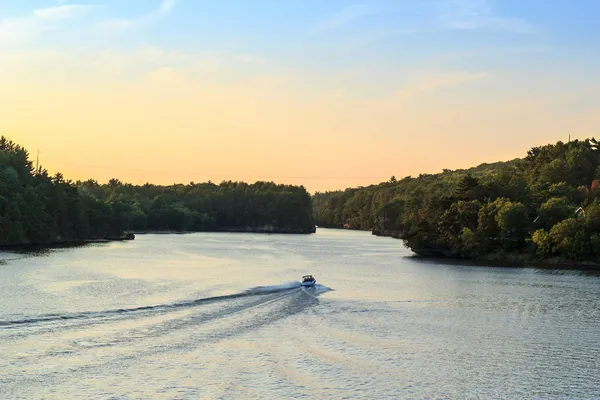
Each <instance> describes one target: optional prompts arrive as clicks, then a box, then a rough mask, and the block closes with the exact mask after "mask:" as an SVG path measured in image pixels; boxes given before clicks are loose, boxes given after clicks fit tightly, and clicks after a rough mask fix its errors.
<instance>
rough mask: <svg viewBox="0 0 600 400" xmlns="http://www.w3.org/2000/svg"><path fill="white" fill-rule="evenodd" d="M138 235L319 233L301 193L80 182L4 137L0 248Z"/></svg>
mask: <svg viewBox="0 0 600 400" xmlns="http://www.w3.org/2000/svg"><path fill="white" fill-rule="evenodd" d="M134 230H137V231H145V230H177V231H219V230H232V231H269V232H293V233H312V232H314V224H313V221H312V203H311V197H310V195H309V193H308V192H307V191H306V189H305V188H304V187H302V186H292V185H278V184H275V183H272V182H256V183H254V184H247V183H243V182H232V181H225V182H221V183H220V184H214V183H212V182H207V183H199V184H197V183H190V184H188V185H171V186H158V185H151V184H145V185H139V186H136V185H131V184H126V183H122V182H120V181H119V180H117V179H112V180H110V181H109V182H108V183H106V184H100V183H98V182H96V181H94V180H88V181H84V182H80V181H78V182H73V181H71V180H68V179H65V178H64V177H63V175H62V174H60V173H57V174H55V175H52V176H51V175H50V174H49V173H48V171H47V170H46V169H44V168H42V167H40V166H34V165H33V162H32V161H31V160H30V157H29V153H28V152H27V150H26V149H25V148H23V147H22V146H19V145H18V144H16V143H14V142H12V141H11V140H9V139H7V138H6V137H4V136H2V137H0V246H8V245H23V244H55V243H62V242H83V241H86V240H95V239H114V238H123V237H124V233H125V232H128V231H134Z"/></svg>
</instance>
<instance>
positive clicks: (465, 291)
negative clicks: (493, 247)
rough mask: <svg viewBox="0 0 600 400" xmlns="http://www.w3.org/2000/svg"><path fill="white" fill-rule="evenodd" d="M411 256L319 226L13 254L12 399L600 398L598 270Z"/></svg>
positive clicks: (7, 286)
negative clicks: (310, 281) (294, 232)
mask: <svg viewBox="0 0 600 400" xmlns="http://www.w3.org/2000/svg"><path fill="white" fill-rule="evenodd" d="M409 256H410V253H409V252H408V251H407V250H405V249H403V248H402V245H401V242H400V241H396V240H393V239H385V238H376V237H373V236H371V235H370V234H368V233H363V232H346V231H328V230H322V229H320V230H318V232H317V234H315V235H310V236H278V235H253V234H192V235H169V236H166V235H165V236H163V235H139V236H138V237H137V239H136V240H135V241H133V242H126V243H111V244H102V245H92V246H87V247H81V248H76V249H62V250H55V251H51V252H48V253H43V254H37V255H30V256H24V255H18V254H8V253H3V254H0V259H2V260H3V261H0V371H1V372H0V398H1V399H199V398H206V399H242V398H264V399H288V398H302V397H306V398H316V399H326V398H328V399H329V398H330V399H385V398H390V399H478V398H480V399H534V398H536V399H564V398H573V399H598V398H600V373H599V371H600V278H599V277H598V276H594V275H590V274H584V273H578V272H567V271H548V270H537V269H511V268H484V267H473V266H460V265H442V264H436V263H435V262H424V261H418V260H415V259H413V258H410V257H409ZM306 273H312V274H314V276H315V277H316V278H317V281H318V283H319V285H318V286H317V287H316V288H315V289H302V288H300V287H299V282H298V280H299V279H300V277H301V276H302V275H304V274H306Z"/></svg>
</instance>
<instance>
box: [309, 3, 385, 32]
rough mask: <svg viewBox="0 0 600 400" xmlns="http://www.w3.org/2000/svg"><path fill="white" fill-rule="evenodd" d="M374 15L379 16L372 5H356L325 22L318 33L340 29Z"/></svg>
mask: <svg viewBox="0 0 600 400" xmlns="http://www.w3.org/2000/svg"><path fill="white" fill-rule="evenodd" d="M374 14H377V10H376V9H375V8H374V7H373V6H371V5H367V4H354V5H351V6H347V7H344V8H343V9H341V10H340V11H338V12H336V13H335V14H333V15H331V16H330V17H329V18H327V19H326V20H325V21H323V22H322V23H321V24H320V25H319V26H318V27H317V31H321V32H322V31H330V30H333V29H338V28H341V27H342V26H344V25H347V24H349V23H352V22H354V21H357V20H359V19H362V18H365V17H368V16H370V15H374Z"/></svg>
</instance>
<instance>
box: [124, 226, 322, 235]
mask: <svg viewBox="0 0 600 400" xmlns="http://www.w3.org/2000/svg"><path fill="white" fill-rule="evenodd" d="M131 232H132V233H134V234H135V235H186V234H192V233H266V234H274V235H310V234H313V233H315V232H316V228H314V227H313V228H277V227H273V226H259V227H251V226H248V227H223V228H216V229H207V230H202V231H191V230H184V231H178V230H174V229H156V230H154V229H146V230H133V231H131Z"/></svg>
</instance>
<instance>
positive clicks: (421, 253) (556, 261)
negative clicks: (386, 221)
mask: <svg viewBox="0 0 600 400" xmlns="http://www.w3.org/2000/svg"><path fill="white" fill-rule="evenodd" d="M371 234H372V235H374V236H381V237H390V238H392V239H400V240H401V238H400V231H394V230H376V229H374V230H372V231H371ZM410 250H411V251H412V252H413V253H415V256H414V257H415V258H418V259H423V260H439V261H445V262H449V263H463V264H464V263H468V264H473V265H480V266H492V265H491V264H492V263H493V264H494V265H498V264H501V266H512V267H535V268H554V269H571V268H573V269H589V270H595V271H600V263H598V262H594V261H570V260H567V259H564V258H560V257H553V258H546V259H541V258H539V257H537V256H535V255H534V254H530V253H507V252H504V251H497V252H494V253H490V254H486V255H484V256H481V257H476V258H461V257H452V256H451V255H450V253H449V252H447V251H443V250H439V249H428V248H422V249H410Z"/></svg>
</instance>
